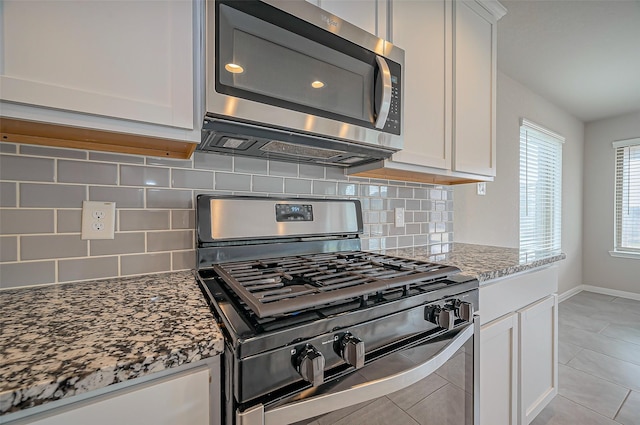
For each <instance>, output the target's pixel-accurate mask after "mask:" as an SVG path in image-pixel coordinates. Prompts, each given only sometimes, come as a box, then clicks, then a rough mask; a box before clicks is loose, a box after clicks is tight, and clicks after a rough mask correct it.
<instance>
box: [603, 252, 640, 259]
mask: <svg viewBox="0 0 640 425" xmlns="http://www.w3.org/2000/svg"><path fill="white" fill-rule="evenodd" d="M609 255H611V256H612V257H619V258H635V259H636V260H640V252H632V251H609Z"/></svg>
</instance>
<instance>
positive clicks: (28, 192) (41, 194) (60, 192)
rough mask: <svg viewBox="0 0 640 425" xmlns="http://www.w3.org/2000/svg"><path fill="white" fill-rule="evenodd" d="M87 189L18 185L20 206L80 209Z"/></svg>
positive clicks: (33, 184) (66, 186)
mask: <svg viewBox="0 0 640 425" xmlns="http://www.w3.org/2000/svg"><path fill="white" fill-rule="evenodd" d="M86 193H87V187H86V186H81V185H65V184H37V183H20V206H21V207H33V208H82V201H84V200H86Z"/></svg>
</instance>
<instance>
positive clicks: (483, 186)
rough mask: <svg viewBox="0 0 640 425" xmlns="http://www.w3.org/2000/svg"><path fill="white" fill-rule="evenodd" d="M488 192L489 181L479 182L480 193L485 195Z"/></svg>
mask: <svg viewBox="0 0 640 425" xmlns="http://www.w3.org/2000/svg"><path fill="white" fill-rule="evenodd" d="M486 194H487V183H486V182H479V183H478V195H480V196H484V195H486Z"/></svg>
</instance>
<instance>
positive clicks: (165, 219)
mask: <svg viewBox="0 0 640 425" xmlns="http://www.w3.org/2000/svg"><path fill="white" fill-rule="evenodd" d="M169 216H170V211H168V210H167V211H153V210H123V211H120V214H119V218H120V226H119V230H120V231H128V230H165V229H168V228H169V222H170V219H169Z"/></svg>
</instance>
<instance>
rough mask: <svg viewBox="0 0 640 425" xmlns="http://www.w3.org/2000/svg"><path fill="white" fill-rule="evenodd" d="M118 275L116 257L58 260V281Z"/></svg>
mask: <svg viewBox="0 0 640 425" xmlns="http://www.w3.org/2000/svg"><path fill="white" fill-rule="evenodd" d="M115 276H118V257H96V258H86V259H85V258H83V259H79V260H78V259H73V260H60V261H59V262H58V281H59V282H72V281H75V280H88V279H101V278H107V277H115Z"/></svg>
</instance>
